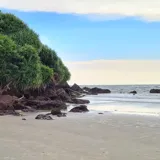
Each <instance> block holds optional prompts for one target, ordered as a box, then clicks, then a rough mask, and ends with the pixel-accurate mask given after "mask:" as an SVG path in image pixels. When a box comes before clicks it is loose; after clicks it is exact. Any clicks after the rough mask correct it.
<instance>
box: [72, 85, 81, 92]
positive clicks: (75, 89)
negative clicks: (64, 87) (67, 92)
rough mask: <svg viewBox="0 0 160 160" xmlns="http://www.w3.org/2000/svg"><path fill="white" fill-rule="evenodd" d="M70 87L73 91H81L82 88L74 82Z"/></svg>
mask: <svg viewBox="0 0 160 160" xmlns="http://www.w3.org/2000/svg"><path fill="white" fill-rule="evenodd" d="M71 89H72V90H74V91H77V92H80V93H83V89H82V88H81V87H80V86H78V85H77V84H74V85H73V86H72V87H71Z"/></svg>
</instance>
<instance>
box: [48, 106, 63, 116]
mask: <svg viewBox="0 0 160 160" xmlns="http://www.w3.org/2000/svg"><path fill="white" fill-rule="evenodd" d="M51 114H52V115H54V116H57V117H66V113H62V112H61V110H60V109H59V108H55V109H52V110H51Z"/></svg>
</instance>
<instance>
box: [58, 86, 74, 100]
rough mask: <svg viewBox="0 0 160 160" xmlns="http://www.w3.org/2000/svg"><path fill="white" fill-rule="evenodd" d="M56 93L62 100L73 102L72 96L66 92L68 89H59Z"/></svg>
mask: <svg viewBox="0 0 160 160" xmlns="http://www.w3.org/2000/svg"><path fill="white" fill-rule="evenodd" d="M56 93H57V95H58V97H60V99H61V100H62V101H65V102H71V97H70V96H69V95H68V94H67V93H66V91H65V90H64V89H63V88H61V89H58V90H57V92H56Z"/></svg>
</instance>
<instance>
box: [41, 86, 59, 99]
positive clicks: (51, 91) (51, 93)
mask: <svg viewBox="0 0 160 160" xmlns="http://www.w3.org/2000/svg"><path fill="white" fill-rule="evenodd" d="M44 95H45V97H48V98H50V99H51V100H57V99H58V95H57V93H56V90H55V89H53V88H48V89H46V91H45V93H44Z"/></svg>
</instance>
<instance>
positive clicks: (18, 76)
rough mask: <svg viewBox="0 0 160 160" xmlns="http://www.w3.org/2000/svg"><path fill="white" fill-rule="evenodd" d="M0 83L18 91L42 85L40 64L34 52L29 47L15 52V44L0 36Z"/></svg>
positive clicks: (26, 46)
mask: <svg viewBox="0 0 160 160" xmlns="http://www.w3.org/2000/svg"><path fill="white" fill-rule="evenodd" d="M0 83H1V85H2V86H5V85H7V84H8V83H10V86H11V87H13V88H16V89H18V90H24V89H27V88H35V87H39V86H40V85H41V84H42V76H41V63H40V59H39V56H38V54H37V52H36V50H35V49H34V48H33V47H32V46H29V45H25V46H24V47H21V48H20V49H19V50H16V44H15V43H14V42H13V41H12V40H11V39H10V38H9V37H7V36H4V35H0Z"/></svg>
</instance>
